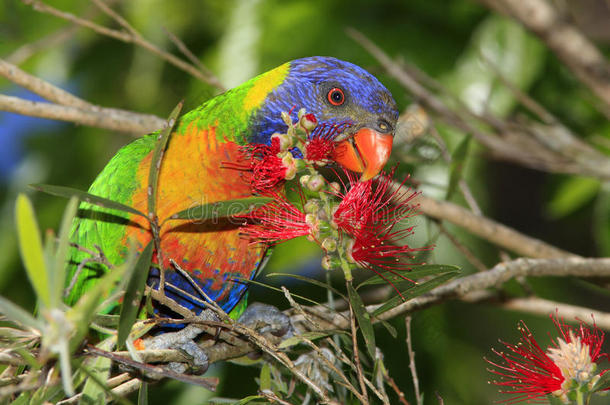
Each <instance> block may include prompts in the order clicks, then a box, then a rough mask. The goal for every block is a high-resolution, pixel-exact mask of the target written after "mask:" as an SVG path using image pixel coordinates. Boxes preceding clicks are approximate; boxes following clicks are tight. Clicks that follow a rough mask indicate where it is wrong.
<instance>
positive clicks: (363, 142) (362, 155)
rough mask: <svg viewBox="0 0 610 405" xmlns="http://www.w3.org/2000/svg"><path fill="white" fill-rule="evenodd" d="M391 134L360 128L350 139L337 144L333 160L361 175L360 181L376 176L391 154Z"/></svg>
mask: <svg viewBox="0 0 610 405" xmlns="http://www.w3.org/2000/svg"><path fill="white" fill-rule="evenodd" d="M393 141H394V137H393V136H392V134H382V133H380V132H377V131H375V130H373V129H370V128H362V129H361V130H359V131H358V132H356V133H355V134H354V136H353V137H352V138H350V139H346V140H343V141H341V142H339V144H338V145H337V147H336V149H335V154H334V156H333V158H334V160H335V161H336V162H337V163H339V164H340V165H341V166H343V167H345V168H346V169H348V170H351V171H354V172H358V173H362V176H361V177H360V181H367V180H370V179H372V178H373V177H375V176H377V175H378V174H379V172H380V171H381V169H383V166H385V164H386V162H387V161H388V159H389V157H390V153H391V152H392V142H393Z"/></svg>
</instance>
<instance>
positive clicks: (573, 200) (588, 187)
mask: <svg viewBox="0 0 610 405" xmlns="http://www.w3.org/2000/svg"><path fill="white" fill-rule="evenodd" d="M600 189H601V184H600V182H599V180H596V179H591V178H589V177H569V178H568V179H566V180H565V181H564V182H562V183H561V185H560V186H559V187H558V188H557V190H556V191H555V195H554V196H553V198H552V199H551V201H550V203H549V206H548V210H549V214H550V215H551V217H553V218H554V219H559V218H564V217H566V216H568V215H570V214H572V213H573V212H576V211H577V210H578V209H580V208H582V206H583V205H585V204H587V203H588V202H589V201H591V200H592V199H593V198H594V197H595V196H596V195H597V193H598V192H599V191H600Z"/></svg>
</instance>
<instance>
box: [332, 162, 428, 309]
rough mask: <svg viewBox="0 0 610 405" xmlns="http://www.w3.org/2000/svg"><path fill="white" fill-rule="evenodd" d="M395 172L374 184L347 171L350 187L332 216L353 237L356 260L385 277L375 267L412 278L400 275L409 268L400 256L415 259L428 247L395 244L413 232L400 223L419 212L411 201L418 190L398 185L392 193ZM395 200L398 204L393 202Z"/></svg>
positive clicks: (384, 175) (382, 177)
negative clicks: (404, 190)
mask: <svg viewBox="0 0 610 405" xmlns="http://www.w3.org/2000/svg"><path fill="white" fill-rule="evenodd" d="M393 174H394V170H392V171H391V172H390V173H382V175H381V177H380V181H379V182H378V183H377V184H374V182H373V180H369V181H365V182H359V181H358V180H356V179H355V178H354V176H353V175H351V174H349V173H347V176H348V180H349V186H347V185H345V184H344V185H343V187H344V188H348V191H346V192H345V193H339V197H341V199H342V201H341V203H340V204H339V206H338V207H337V209H336V211H335V213H334V215H333V220H334V222H335V224H337V226H338V228H339V230H340V231H341V232H342V233H344V234H347V235H349V236H351V237H352V238H353V241H354V242H353V245H352V247H351V249H350V252H349V253H350V256H351V257H350V258H351V259H352V260H353V261H354V262H356V263H358V264H359V265H360V266H362V267H365V268H368V269H370V270H372V271H374V272H375V273H377V274H378V275H380V276H381V277H384V276H383V275H382V274H380V273H379V272H378V271H377V270H376V268H380V269H383V270H386V271H388V272H390V273H391V274H394V275H396V276H398V277H401V278H402V279H404V280H408V281H412V280H410V279H409V278H408V277H406V276H404V275H403V274H400V272H401V271H406V270H409V269H410V266H409V265H408V264H406V263H404V262H402V261H401V259H400V257H406V258H412V253H413V252H416V251H421V250H426V249H429V247H424V248H412V247H410V246H409V245H397V244H396V243H397V242H398V241H400V240H402V239H404V238H405V237H407V236H409V235H411V234H412V233H413V227H412V226H411V227H407V228H401V227H400V222H401V221H402V220H404V219H407V218H409V217H411V216H413V215H416V213H417V212H416V210H415V207H414V206H413V205H412V204H411V200H412V199H413V198H415V197H416V196H417V193H410V192H401V191H399V189H398V188H396V190H394V191H391V192H389V191H388V190H389V189H390V185H391V184H392V176H393ZM405 181H406V179H405ZM402 184H404V182H403V183H402ZM402 184H401V186H402ZM393 201H395V202H397V203H396V204H393ZM386 281H388V283H390V285H392V287H394V289H395V290H396V291H397V292H398V294H399V295H400V296H401V297H402V294H401V293H400V291H398V289H397V288H396V287H395V286H394V285H393V284H392V283H391V282H390V281H389V280H387V279H386ZM402 298H403V299H404V297H402Z"/></svg>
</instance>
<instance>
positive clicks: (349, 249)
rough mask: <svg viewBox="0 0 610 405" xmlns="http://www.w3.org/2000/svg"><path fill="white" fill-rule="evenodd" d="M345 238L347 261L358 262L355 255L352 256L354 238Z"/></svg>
mask: <svg viewBox="0 0 610 405" xmlns="http://www.w3.org/2000/svg"><path fill="white" fill-rule="evenodd" d="M343 240H344V242H343V243H344V245H345V257H346V259H347V261H348V262H349V263H356V261H355V260H354V256H352V250H353V249H354V240H353V239H350V238H345V239H343Z"/></svg>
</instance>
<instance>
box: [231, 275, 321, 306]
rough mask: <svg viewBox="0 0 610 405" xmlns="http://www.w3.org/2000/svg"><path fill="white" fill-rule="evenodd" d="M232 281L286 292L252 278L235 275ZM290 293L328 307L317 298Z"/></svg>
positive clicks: (306, 300) (282, 292)
mask: <svg viewBox="0 0 610 405" xmlns="http://www.w3.org/2000/svg"><path fill="white" fill-rule="evenodd" d="M231 281H239V282H242V283H249V284H254V285H260V286H261V287H265V288H268V289H270V290H273V291H277V292H279V293H281V294H284V291H283V290H282V289H281V288H277V287H273V286H271V285H269V284H265V283H261V282H259V281H256V280H250V279H248V278H243V277H233V278H231ZM290 295H291V296H292V297H294V298H299V299H301V300H303V301H305V302H309V303H311V304H314V305H322V306H324V307H325V308H328V306H327V305H324V304H322V303H320V302H318V301H316V300H312V299H310V298H307V297H304V296H302V295H298V294H294V293H290ZM329 309H330V308H329Z"/></svg>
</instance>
